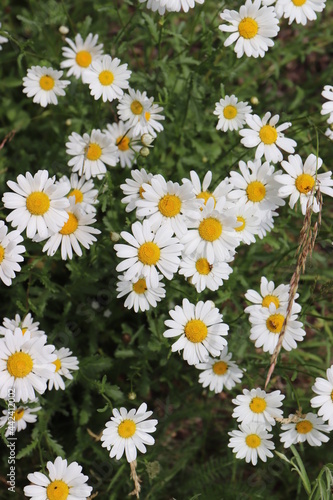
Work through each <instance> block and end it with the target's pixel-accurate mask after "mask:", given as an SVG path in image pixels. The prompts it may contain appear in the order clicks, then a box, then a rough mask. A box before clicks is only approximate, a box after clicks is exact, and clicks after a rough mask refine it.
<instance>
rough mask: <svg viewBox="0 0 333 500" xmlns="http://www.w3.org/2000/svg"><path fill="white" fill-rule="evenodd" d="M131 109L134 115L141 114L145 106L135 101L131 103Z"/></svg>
mask: <svg viewBox="0 0 333 500" xmlns="http://www.w3.org/2000/svg"><path fill="white" fill-rule="evenodd" d="M131 111H132V113H133V115H141V113H142V111H143V106H142V104H141V102H139V101H133V102H132V104H131Z"/></svg>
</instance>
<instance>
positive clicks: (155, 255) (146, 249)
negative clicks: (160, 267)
mask: <svg viewBox="0 0 333 500" xmlns="http://www.w3.org/2000/svg"><path fill="white" fill-rule="evenodd" d="M160 255H161V250H160V249H159V247H158V246H157V245H156V243H153V242H152V241H148V242H147V243H143V245H141V246H140V248H139V250H138V259H139V261H140V262H142V264H145V265H147V266H154V265H155V264H156V263H157V262H158V261H159V258H160Z"/></svg>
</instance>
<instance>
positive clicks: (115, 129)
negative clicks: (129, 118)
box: [105, 120, 141, 168]
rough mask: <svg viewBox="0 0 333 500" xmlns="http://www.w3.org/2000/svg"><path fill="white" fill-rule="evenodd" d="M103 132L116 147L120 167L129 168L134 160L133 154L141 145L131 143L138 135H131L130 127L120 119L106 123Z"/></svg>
mask: <svg viewBox="0 0 333 500" xmlns="http://www.w3.org/2000/svg"><path fill="white" fill-rule="evenodd" d="M106 128H107V130H105V133H106V134H107V135H108V136H109V138H110V143H111V144H113V145H114V146H116V147H117V149H118V156H119V160H120V165H121V167H122V168H125V167H128V168H131V167H132V165H133V163H135V162H136V159H135V155H136V153H138V152H139V151H140V148H141V146H139V145H136V144H133V139H134V140H135V139H138V137H134V136H133V132H132V130H131V129H129V128H128V127H126V125H125V124H124V122H122V121H121V120H120V121H119V122H118V123H112V125H110V124H108V125H107V126H106Z"/></svg>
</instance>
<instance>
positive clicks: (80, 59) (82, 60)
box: [75, 50, 92, 68]
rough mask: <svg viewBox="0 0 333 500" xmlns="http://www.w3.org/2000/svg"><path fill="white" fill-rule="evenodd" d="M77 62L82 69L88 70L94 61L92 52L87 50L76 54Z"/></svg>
mask: <svg viewBox="0 0 333 500" xmlns="http://www.w3.org/2000/svg"><path fill="white" fill-rule="evenodd" d="M75 61H76V63H77V64H78V65H79V66H81V68H88V66H89V65H90V63H91V61H92V57H91V54H90V52H88V51H87V50H80V52H78V53H77V54H76V57H75Z"/></svg>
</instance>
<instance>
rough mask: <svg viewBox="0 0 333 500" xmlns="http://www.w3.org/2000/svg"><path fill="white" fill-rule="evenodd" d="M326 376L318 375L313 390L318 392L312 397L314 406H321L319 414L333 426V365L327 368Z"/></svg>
mask: <svg viewBox="0 0 333 500" xmlns="http://www.w3.org/2000/svg"><path fill="white" fill-rule="evenodd" d="M326 377H327V379H325V378H322V377H317V378H316V380H315V383H314V385H313V386H312V390H313V392H315V393H316V394H318V396H315V397H314V398H312V399H311V401H310V403H311V406H312V408H319V410H318V415H319V416H320V417H322V419H323V420H324V421H325V422H326V421H327V420H328V423H329V425H330V426H333V365H332V366H331V367H330V368H327V370H326Z"/></svg>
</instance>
